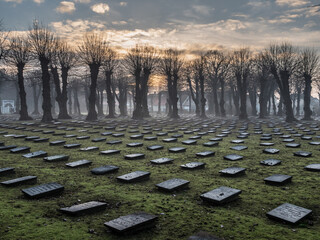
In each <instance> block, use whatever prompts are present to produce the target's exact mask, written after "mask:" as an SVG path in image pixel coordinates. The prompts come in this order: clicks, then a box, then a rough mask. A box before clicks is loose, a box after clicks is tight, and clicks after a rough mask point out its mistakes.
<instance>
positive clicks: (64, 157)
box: [43, 155, 69, 162]
mask: <svg viewBox="0 0 320 240" xmlns="http://www.w3.org/2000/svg"><path fill="white" fill-rule="evenodd" d="M68 159H69V156H68V155H54V156H49V157H45V158H43V160H44V161H47V162H58V161H67V160H68Z"/></svg>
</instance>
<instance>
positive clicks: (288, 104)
mask: <svg viewBox="0 0 320 240" xmlns="http://www.w3.org/2000/svg"><path fill="white" fill-rule="evenodd" d="M281 80H282V83H283V85H282V87H281V88H280V90H281V89H282V95H283V102H284V105H285V108H286V122H293V121H295V120H296V119H295V118H294V115H293V110H292V101H291V98H290V90H289V74H288V73H287V72H285V71H284V72H281Z"/></svg>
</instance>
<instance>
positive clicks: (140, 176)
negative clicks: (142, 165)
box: [117, 171, 151, 183]
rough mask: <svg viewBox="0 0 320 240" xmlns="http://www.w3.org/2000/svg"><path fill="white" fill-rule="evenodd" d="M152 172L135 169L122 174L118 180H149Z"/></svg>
mask: <svg viewBox="0 0 320 240" xmlns="http://www.w3.org/2000/svg"><path fill="white" fill-rule="evenodd" d="M150 174H151V173H150V172H144V171H135V172H131V173H128V174H124V175H122V176H119V177H117V180H118V181H120V182H128V183H131V182H140V181H144V180H148V179H149V177H150Z"/></svg>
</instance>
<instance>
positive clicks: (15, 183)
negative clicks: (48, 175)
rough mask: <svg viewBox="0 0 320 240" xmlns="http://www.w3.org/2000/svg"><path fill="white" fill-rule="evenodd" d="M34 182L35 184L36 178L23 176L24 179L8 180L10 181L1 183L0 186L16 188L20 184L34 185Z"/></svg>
mask: <svg viewBox="0 0 320 240" xmlns="http://www.w3.org/2000/svg"><path fill="white" fill-rule="evenodd" d="M36 182H37V177H36V176H25V177H20V178H15V179H10V180H7V181H4V182H1V185H3V186H6V187H13V186H18V185H22V184H34V183H36Z"/></svg>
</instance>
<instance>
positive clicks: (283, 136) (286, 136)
mask: <svg viewBox="0 0 320 240" xmlns="http://www.w3.org/2000/svg"><path fill="white" fill-rule="evenodd" d="M280 138H291V135H282V136H280Z"/></svg>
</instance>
